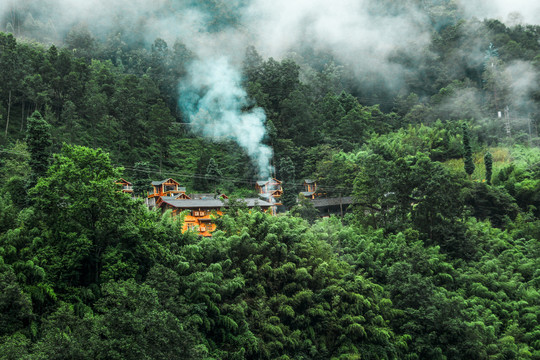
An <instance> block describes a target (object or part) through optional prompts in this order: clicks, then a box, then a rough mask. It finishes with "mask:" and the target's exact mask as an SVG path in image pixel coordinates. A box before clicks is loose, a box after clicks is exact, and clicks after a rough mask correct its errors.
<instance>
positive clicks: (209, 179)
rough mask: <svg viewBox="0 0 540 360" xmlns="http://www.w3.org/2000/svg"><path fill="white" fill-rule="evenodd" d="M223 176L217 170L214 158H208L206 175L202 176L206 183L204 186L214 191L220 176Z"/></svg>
mask: <svg viewBox="0 0 540 360" xmlns="http://www.w3.org/2000/svg"><path fill="white" fill-rule="evenodd" d="M222 175H223V174H222V173H221V170H220V169H219V168H218V165H217V162H216V160H215V159H214V158H210V160H209V161H208V166H207V167H206V174H205V175H204V179H205V181H206V185H207V186H208V187H210V188H212V190H214V192H215V191H216V187H217V186H218V185H219V183H220V180H221V176H222Z"/></svg>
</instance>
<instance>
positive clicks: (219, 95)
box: [179, 57, 272, 178]
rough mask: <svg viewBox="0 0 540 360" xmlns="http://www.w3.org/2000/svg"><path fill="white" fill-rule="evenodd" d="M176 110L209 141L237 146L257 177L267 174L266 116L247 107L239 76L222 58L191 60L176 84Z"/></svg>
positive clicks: (269, 157) (268, 164)
mask: <svg viewBox="0 0 540 360" xmlns="http://www.w3.org/2000/svg"><path fill="white" fill-rule="evenodd" d="M179 103H180V107H181V108H182V110H183V112H184V114H186V116H187V118H188V119H189V122H190V123H191V128H192V130H193V131H195V132H196V133H198V134H201V135H203V136H204V137H207V138H210V139H213V140H222V139H230V140H234V141H235V142H236V143H237V144H238V145H240V146H241V147H242V148H243V149H244V150H245V151H246V153H247V154H248V155H249V156H250V157H251V158H252V160H253V161H254V162H255V164H256V165H257V169H258V175H259V177H260V178H268V177H269V176H270V174H271V172H272V171H271V167H270V160H271V158H272V150H271V149H270V147H268V146H266V145H264V144H263V143H262V141H263V138H264V136H265V135H266V129H265V121H266V115H265V114H264V110H263V109H262V108H259V107H256V108H253V109H250V110H243V108H244V107H247V106H248V105H249V100H248V98H247V94H246V92H245V90H244V89H243V88H242V86H241V75H240V73H239V72H238V70H236V69H234V68H233V67H232V66H231V64H230V63H229V61H228V60H227V59H226V58H223V57H222V58H219V59H211V58H208V59H203V60H198V61H195V62H194V63H193V64H191V66H190V68H189V76H188V79H187V80H186V81H183V82H182V83H181V84H180V100H179Z"/></svg>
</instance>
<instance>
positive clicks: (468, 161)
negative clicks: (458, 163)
mask: <svg viewBox="0 0 540 360" xmlns="http://www.w3.org/2000/svg"><path fill="white" fill-rule="evenodd" d="M462 129H463V151H464V160H465V172H466V173H467V175H469V177H470V176H471V175H472V174H473V172H474V162H473V158H472V148H471V140H470V136H469V129H468V128H467V124H466V123H463V125H462Z"/></svg>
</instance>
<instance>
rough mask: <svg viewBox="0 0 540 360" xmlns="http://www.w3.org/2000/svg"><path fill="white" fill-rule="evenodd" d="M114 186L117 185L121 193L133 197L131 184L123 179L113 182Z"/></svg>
mask: <svg viewBox="0 0 540 360" xmlns="http://www.w3.org/2000/svg"><path fill="white" fill-rule="evenodd" d="M115 184H116V185H119V186H120V187H121V190H120V191H122V192H123V193H126V194H130V195H133V184H132V183H130V182H129V181H127V180H125V179H122V178H120V179H118V180H116V182H115Z"/></svg>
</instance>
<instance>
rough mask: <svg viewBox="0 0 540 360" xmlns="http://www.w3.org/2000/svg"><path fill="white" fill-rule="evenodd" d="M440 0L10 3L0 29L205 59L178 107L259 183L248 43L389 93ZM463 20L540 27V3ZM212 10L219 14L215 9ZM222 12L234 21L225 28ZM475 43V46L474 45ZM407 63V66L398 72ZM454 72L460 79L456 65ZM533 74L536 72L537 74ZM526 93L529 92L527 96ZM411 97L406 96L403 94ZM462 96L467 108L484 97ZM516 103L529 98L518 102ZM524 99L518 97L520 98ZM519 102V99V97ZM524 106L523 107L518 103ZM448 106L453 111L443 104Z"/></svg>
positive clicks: (260, 153) (497, 2)
mask: <svg viewBox="0 0 540 360" xmlns="http://www.w3.org/2000/svg"><path fill="white" fill-rule="evenodd" d="M439 3H446V2H444V1H443V2H441V1H403V2H396V1H392V0H295V1H290V0H274V1H267V0H230V1H225V0H223V1H193V0H178V1H172V0H156V1H147V0H107V1H106V0H85V1H79V0H2V1H0V29H2V30H4V29H8V30H10V31H14V32H16V28H17V24H16V23H15V22H14V19H13V16H12V15H13V12H11V11H10V10H12V9H18V10H19V12H20V13H22V14H26V17H25V18H24V19H19V23H21V22H23V23H24V24H26V28H29V29H32V26H33V28H34V29H35V31H34V34H35V35H42V34H43V33H44V32H43V31H42V28H43V27H45V28H46V30H47V31H49V30H50V32H51V35H50V36H49V37H48V38H47V39H50V41H52V42H61V41H62V40H63V39H64V38H65V35H66V34H67V33H68V31H69V30H70V29H71V28H72V27H73V26H75V25H80V24H84V25H86V26H87V27H88V29H89V30H90V31H91V32H92V34H93V35H94V36H96V37H98V38H102V39H105V38H106V36H108V35H110V34H111V32H113V31H116V30H117V29H120V28H122V29H123V30H124V32H126V33H128V34H137V35H138V36H139V37H143V38H144V39H145V41H146V43H147V45H148V46H150V44H151V43H152V42H153V41H154V40H155V39H156V38H158V37H159V38H162V39H164V40H165V41H166V42H167V43H169V44H172V43H174V42H175V41H176V40H180V41H181V42H183V43H184V44H185V45H186V46H187V48H188V49H189V50H190V51H191V52H193V53H194V54H195V56H194V58H195V59H198V60H195V62H194V63H193V64H192V65H191V66H188V70H189V76H188V79H187V80H186V81H185V82H184V83H182V84H180V90H181V98H180V99H179V103H180V105H181V107H182V109H183V110H184V111H185V113H186V115H187V116H186V117H187V118H188V119H189V121H190V122H191V123H192V127H193V129H194V130H195V131H197V132H198V133H200V134H202V135H204V136H207V137H209V138H212V139H223V138H227V139H233V140H234V141H236V142H238V144H239V145H240V146H242V148H243V149H245V151H246V152H247V153H248V155H249V156H250V157H251V158H252V159H254V161H255V162H256V163H257V164H258V166H259V172H260V173H261V176H262V175H263V174H266V173H268V172H270V168H269V164H270V157H271V151H270V149H269V148H268V147H266V146H264V145H263V144H262V139H263V138H264V122H265V115H264V113H263V112H262V110H261V109H257V108H256V109H253V110H251V111H248V112H246V111H244V108H245V107H246V105H248V103H249V99H247V96H246V93H245V91H244V90H242V87H241V81H240V80H241V79H240V75H239V74H240V71H239V68H240V64H241V61H242V57H243V54H244V53H245V49H246V47H247V46H248V45H254V46H255V47H256V49H257V50H258V51H259V52H260V53H261V54H262V55H263V56H264V57H270V56H272V57H274V58H278V59H280V58H283V57H285V56H288V55H289V54H290V53H291V52H293V51H298V49H297V48H298V46H305V47H309V48H312V49H314V50H315V51H321V52H327V53H330V54H332V55H333V56H334V57H335V58H336V59H337V60H339V61H340V62H341V63H342V64H344V65H346V66H347V68H350V69H353V72H354V75H356V76H357V78H358V79H359V81H360V79H361V81H362V83H366V82H369V80H370V79H372V78H377V79H383V80H384V81H383V84H384V86H386V88H387V89H388V90H390V91H394V92H395V91H396V90H397V89H405V88H406V86H405V83H406V77H409V78H411V77H415V76H416V74H417V73H418V71H419V70H418V67H419V64H420V63H422V59H423V57H424V56H426V55H429V54H426V53H425V49H426V48H427V45H428V44H429V42H430V41H431V36H432V31H433V26H432V25H433V24H432V21H433V18H430V15H429V14H431V15H432V14H433V13H436V12H437V4H439ZM448 4H450V5H452V4H454V5H455V6H456V9H457V10H456V13H457V12H459V13H460V14H461V15H463V14H465V16H466V17H469V18H470V17H476V18H478V19H484V18H488V17H496V18H499V19H501V21H505V22H506V23H507V24H508V25H515V24H518V23H521V22H525V23H534V22H537V21H538V19H539V18H540V3H539V2H538V1H530V0H514V1H511V2H510V1H506V0H492V1H489V0H457V1H454V2H448ZM212 6H214V8H212ZM223 14H228V15H232V16H233V17H234V18H235V19H234V20H233V21H225V22H223V23H222V21H221V18H222V15H223ZM470 41H472V42H474V38H473V37H471V39H470ZM469 50H470V51H468V52H467V53H464V54H457V55H456V56H460V57H462V58H467V59H470V60H471V62H473V63H478V62H481V61H482V60H481V58H482V56H483V52H484V51H485V44H472V45H471V46H470V49H469ZM396 56H405V57H406V58H407V59H408V65H403V63H402V62H400V64H398V63H397V62H396V61H394V60H395V58H396ZM448 66H449V68H448V71H449V72H454V73H455V72H459V71H461V70H460V69H455V68H452V67H451V66H452V62H451V61H449V62H448ZM512 69H514V67H509V70H508V71H509V72H511V73H512V74H514V73H515V72H514V71H513V70H512ZM529 69H530V67H529ZM536 74H537V72H534V70H532V72H531V71H528V72H525V73H521V74H517V75H520V76H521V79H522V78H523V76H527V79H522V80H520V81H521V82H520V83H521V84H526V86H525V85H520V83H516V84H515V86H514V85H512V86H511V89H512V91H514V92H516V93H521V94H528V93H530V91H529V89H530V88H531V87H534V86H535V85H534V84H537V83H535V82H536V81H537V77H536ZM524 88H525V89H527V90H526V91H525V90H523V89H524ZM405 90H406V89H405ZM473 95H474V96H472V97H471V93H470V92H467V91H466V90H465V91H459V92H457V93H456V97H457V98H458V100H459V101H463V102H466V101H469V100H470V99H471V98H472V99H473V100H474V99H476V97H477V96H476V94H473ZM517 97H521V98H523V96H521V95H519V96H517ZM521 98H520V99H521ZM518 100H519V99H518ZM519 102H520V104H523V103H525V100H523V99H521V100H519ZM443 105H444V106H446V104H443Z"/></svg>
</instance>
